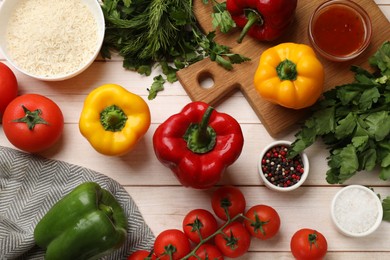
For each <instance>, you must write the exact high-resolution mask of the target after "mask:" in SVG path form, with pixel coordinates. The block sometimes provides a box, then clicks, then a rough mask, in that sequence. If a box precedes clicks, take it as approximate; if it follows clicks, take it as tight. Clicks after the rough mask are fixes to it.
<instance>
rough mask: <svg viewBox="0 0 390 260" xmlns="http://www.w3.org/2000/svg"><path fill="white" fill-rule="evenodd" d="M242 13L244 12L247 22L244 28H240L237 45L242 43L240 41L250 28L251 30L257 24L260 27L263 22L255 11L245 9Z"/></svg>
mask: <svg viewBox="0 0 390 260" xmlns="http://www.w3.org/2000/svg"><path fill="white" fill-rule="evenodd" d="M244 12H245V16H246V18H247V20H248V21H247V22H246V24H245V26H244V28H242V31H241V34H240V37H239V38H238V40H237V42H238V43H241V42H242V40H243V39H244V37H245V35H247V33H248V31H249V30H250V28H252V26H253V25H254V24H256V23H257V24H259V25H262V24H263V22H264V21H263V18H262V17H261V15H260V13H259V12H257V11H256V10H253V9H245V10H244Z"/></svg>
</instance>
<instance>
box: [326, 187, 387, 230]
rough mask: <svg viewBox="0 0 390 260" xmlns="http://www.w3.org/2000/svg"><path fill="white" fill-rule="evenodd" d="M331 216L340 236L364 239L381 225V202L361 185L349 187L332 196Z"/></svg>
mask: <svg viewBox="0 0 390 260" xmlns="http://www.w3.org/2000/svg"><path fill="white" fill-rule="evenodd" d="M331 215H332V220H333V222H334V224H335V226H336V227H337V229H338V230H339V231H340V232H341V233H342V234H344V235H346V236H349V237H365V236H368V235H370V234H372V233H373V232H374V231H375V230H376V229H377V228H378V227H379V225H380V224H381V222H382V218H383V208H382V203H381V200H380V199H379V197H378V196H377V194H375V192H373V191H372V190H371V189H369V188H367V187H365V186H362V185H349V186H346V187H344V188H342V189H341V190H339V191H338V192H337V193H336V195H335V196H334V198H333V200H332V204H331Z"/></svg>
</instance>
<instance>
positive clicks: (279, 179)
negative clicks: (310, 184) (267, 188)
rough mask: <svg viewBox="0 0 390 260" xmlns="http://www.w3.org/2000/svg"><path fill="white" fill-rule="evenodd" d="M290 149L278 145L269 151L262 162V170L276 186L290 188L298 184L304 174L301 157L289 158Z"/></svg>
mask: <svg viewBox="0 0 390 260" xmlns="http://www.w3.org/2000/svg"><path fill="white" fill-rule="evenodd" d="M287 150H288V147H287V146H286V145H277V146H274V147H272V148H271V149H270V150H268V151H267V152H266V153H265V155H264V157H263V158H262V160H261V169H262V171H263V174H264V176H265V177H266V179H267V180H268V181H269V182H270V183H272V184H273V185H275V186H278V187H289V186H292V185H294V184H296V183H297V182H298V181H299V180H300V179H301V176H302V174H303V172H304V165H303V162H302V158H301V156H300V155H297V156H295V157H294V158H292V159H288V158H287Z"/></svg>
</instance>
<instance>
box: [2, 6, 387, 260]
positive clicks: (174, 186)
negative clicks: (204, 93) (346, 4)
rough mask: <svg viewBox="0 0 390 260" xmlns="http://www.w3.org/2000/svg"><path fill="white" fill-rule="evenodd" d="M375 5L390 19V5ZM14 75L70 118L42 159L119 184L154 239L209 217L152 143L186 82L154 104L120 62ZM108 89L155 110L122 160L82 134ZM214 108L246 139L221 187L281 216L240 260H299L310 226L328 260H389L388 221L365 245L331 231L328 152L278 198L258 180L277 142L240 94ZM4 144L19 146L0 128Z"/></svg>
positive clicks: (201, 197)
mask: <svg viewBox="0 0 390 260" xmlns="http://www.w3.org/2000/svg"><path fill="white" fill-rule="evenodd" d="M0 2H1V0H0ZM375 2H376V3H377V4H378V5H379V7H380V8H381V10H382V11H383V12H384V13H385V15H386V16H387V18H388V19H389V20H390V0H375ZM389 26H390V24H389ZM389 39H390V35H389ZM0 61H1V62H4V63H5V64H7V65H9V66H10V64H9V63H7V62H6V61H5V60H4V57H0ZM11 68H12V67H11ZM12 69H13V68H12ZM13 70H14V69H13ZM14 72H15V74H16V76H17V78H18V82H19V92H20V94H26V93H39V94H42V95H46V96H47V97H49V98H51V99H52V100H54V101H55V102H56V103H57V104H58V105H59V106H60V108H61V109H62V112H63V114H64V117H65V129H64V133H63V137H62V139H61V141H60V142H59V143H58V144H57V145H55V146H54V147H53V148H52V149H50V150H48V151H46V152H43V153H42V155H43V156H45V157H47V158H52V159H59V160H63V161H66V162H69V163H73V164H77V165H81V166H85V167H88V168H91V169H93V170H96V171H99V172H101V173H103V174H105V175H107V176H109V177H111V178H113V179H115V180H116V181H118V182H119V183H121V184H122V185H123V186H125V188H126V190H127V191H128V193H129V194H130V195H131V196H132V197H133V198H134V200H135V202H136V203H137V205H138V206H139V209H140V211H141V212H142V214H143V216H144V218H145V220H146V222H147V224H148V225H149V226H150V227H151V229H152V230H153V232H154V233H155V235H158V234H159V233H160V232H161V231H163V230H165V229H172V228H178V229H181V224H182V220H183V217H184V216H185V214H186V213H187V212H189V211H190V210H192V209H195V208H203V209H207V210H210V211H211V204H210V196H211V193H212V192H213V190H214V189H210V190H194V189H191V188H184V187H182V186H181V185H180V184H179V182H178V181H177V180H176V178H175V177H174V175H173V174H172V173H171V172H170V170H169V169H167V168H165V167H164V166H163V165H162V164H160V163H159V162H158V160H157V159H156V157H155V155H154V152H153V147H152V136H153V133H154V130H155V129H156V127H157V126H158V125H159V124H160V123H162V122H163V121H165V120H166V119H167V118H168V117H169V116H171V115H172V114H175V113H178V112H179V111H180V110H181V108H182V107H183V106H184V105H186V104H187V103H189V102H190V101H191V100H190V98H189V97H188V96H187V94H186V92H185V91H184V89H183V88H182V87H181V85H180V83H178V82H177V83H174V84H172V85H169V84H167V85H166V86H165V91H163V92H160V93H159V95H158V96H157V98H156V99H155V100H152V101H148V100H147V94H148V93H147V91H146V88H148V87H149V86H150V85H151V84H152V81H153V75H152V76H150V77H144V76H141V75H138V74H137V73H135V72H131V71H127V70H125V69H123V68H122V62H121V60H120V59H119V58H118V59H114V60H109V61H106V62H104V61H102V60H96V62H94V63H93V64H92V66H91V67H90V68H89V69H87V70H86V71H85V72H83V73H82V74H81V75H79V76H77V77H75V78H73V79H70V80H66V81H62V82H43V81H38V80H35V79H32V78H30V77H27V76H25V75H22V74H21V73H19V72H18V71H16V70H14ZM155 74H156V75H157V72H155ZM105 83H116V84H119V85H122V86H124V87H126V88H127V89H128V90H130V91H131V92H133V93H136V94H139V95H141V96H142V97H143V98H144V99H145V100H146V101H147V103H148V105H149V107H150V110H151V115H152V124H151V127H150V129H149V131H148V132H147V134H146V135H145V136H144V138H143V139H142V140H141V141H140V142H139V143H138V145H137V147H136V148H135V150H134V151H133V152H131V153H129V154H127V155H125V156H122V157H107V156H104V155H101V154H99V153H97V152H96V151H95V150H94V149H93V148H92V147H91V146H90V145H89V143H88V142H87V140H86V139H84V137H82V136H81V134H80V132H79V129H78V120H79V115H80V112H81V108H82V105H83V102H84V99H85V97H86V95H87V94H88V93H89V92H90V91H92V90H93V89H94V88H96V87H98V86H100V85H102V84H105ZM0 95H1V93H0ZM216 109H217V110H218V111H222V112H226V113H228V114H230V115H232V116H233V117H235V118H236V119H237V120H238V121H239V123H240V124H241V127H242V130H243V133H244V138H245V144H244V149H243V151H242V154H241V156H240V158H239V159H238V160H237V161H236V163H235V164H233V165H232V166H231V167H230V168H228V170H227V172H226V173H225V175H224V177H223V179H222V180H221V181H220V183H219V184H218V185H219V186H220V185H225V184H231V185H235V186H238V187H239V188H240V189H241V190H242V192H243V193H244V195H245V196H246V199H247V206H248V208H249V207H250V206H253V205H255V204H268V205H270V206H272V207H274V208H275V209H276V210H277V211H278V212H279V214H280V217H281V221H282V226H281V229H280V232H279V233H278V235H277V236H276V237H274V238H273V239H271V240H268V241H260V240H255V239H253V240H252V243H251V246H250V250H249V252H248V253H247V254H245V255H244V256H243V257H241V258H240V259H293V257H292V254H291V253H290V248H289V243H290V238H291V236H292V235H293V233H294V232H295V231H297V230H298V229H300V228H304V227H307V228H313V229H317V230H319V231H320V232H322V233H323V234H324V235H325V237H326V238H327V241H328V247H329V248H328V249H329V252H328V254H327V256H326V259H368V258H371V259H390V238H389V237H390V223H387V222H382V224H381V226H380V228H379V230H378V231H377V232H375V233H374V234H373V235H371V236H369V237H367V238H360V239H353V238H348V237H345V236H343V235H341V234H340V233H339V232H338V231H337V230H336V229H335V227H334V226H333V224H332V222H331V218H330V203H331V200H332V198H333V195H334V194H335V193H336V192H337V191H338V190H339V189H340V188H341V186H339V185H329V184H328V183H327V182H326V180H325V173H326V171H327V169H328V167H327V164H326V157H327V156H328V151H327V150H326V148H325V146H324V145H322V144H321V143H320V142H317V143H316V144H315V145H313V146H312V147H310V148H309V149H308V150H307V154H308V156H309V160H310V163H311V167H310V174H309V177H308V179H307V181H306V183H305V184H304V186H303V187H301V188H299V189H298V190H296V191H294V192H290V193H285V194H284V193H277V192H273V191H271V190H269V189H268V188H266V187H265V186H264V185H263V184H262V182H261V181H260V177H259V175H258V173H257V161H258V157H259V153H260V151H261V150H262V148H263V147H265V146H266V145H267V144H269V143H270V142H272V141H274V139H273V138H272V137H270V135H269V134H268V133H267V132H266V130H265V129H264V127H263V125H262V124H261V122H260V121H259V119H258V118H257V116H256V115H255V113H254V112H253V111H252V109H251V107H250V105H249V104H248V102H247V101H246V100H245V98H244V97H243V95H242V94H241V93H239V92H237V93H234V94H233V95H232V96H231V97H229V98H228V99H227V100H226V101H224V102H223V103H222V104H221V105H219V106H218V107H216ZM296 130H297V129H296ZM294 134H295V131H294V130H293V131H292V132H291V133H289V134H287V135H286V136H282V137H280V138H279V139H286V140H291V141H292V140H294ZM0 145H3V146H9V147H13V146H12V145H11V144H10V143H9V142H8V140H7V139H6V137H5V136H4V133H3V131H2V128H1V126H0ZM347 184H362V185H369V186H371V187H374V189H375V191H376V192H378V193H381V194H382V196H383V197H385V196H387V195H390V184H389V183H388V182H383V181H380V180H379V178H378V177H377V173H376V172H375V173H369V174H367V173H361V174H358V175H356V176H355V177H353V178H352V179H350V180H349V181H348V182H347V183H345V185H347Z"/></svg>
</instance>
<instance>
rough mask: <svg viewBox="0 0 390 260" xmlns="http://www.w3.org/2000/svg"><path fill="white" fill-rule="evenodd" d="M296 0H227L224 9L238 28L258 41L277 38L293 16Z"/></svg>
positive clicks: (241, 37)
mask: <svg viewBox="0 0 390 260" xmlns="http://www.w3.org/2000/svg"><path fill="white" fill-rule="evenodd" d="M296 7H297V0H227V1H226V9H227V10H228V11H229V13H230V15H231V16H232V19H233V20H234V22H235V23H236V25H237V26H238V27H239V28H243V29H242V31H241V34H240V37H239V39H238V40H237V41H238V42H239V43H240V42H241V41H242V39H243V38H244V37H245V35H246V34H248V35H250V36H252V37H253V38H255V39H257V40H259V41H273V40H275V39H277V38H279V37H280V36H281V35H282V34H283V33H284V32H285V31H286V29H287V27H288V26H289V25H290V24H291V22H292V21H293V18H294V13H295V9H296Z"/></svg>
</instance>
